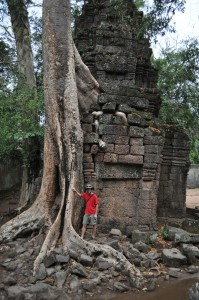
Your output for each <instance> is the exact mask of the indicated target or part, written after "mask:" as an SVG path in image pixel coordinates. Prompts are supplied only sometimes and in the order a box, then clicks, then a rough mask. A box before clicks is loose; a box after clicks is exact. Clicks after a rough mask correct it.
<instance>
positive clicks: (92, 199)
mask: <svg viewBox="0 0 199 300" xmlns="http://www.w3.org/2000/svg"><path fill="white" fill-rule="evenodd" d="M81 197H82V198H83V199H84V200H85V201H86V208H85V214H87V215H94V214H95V213H96V205H97V204H99V201H98V197H97V195H96V194H94V193H93V194H88V193H87V192H85V193H83V194H81Z"/></svg>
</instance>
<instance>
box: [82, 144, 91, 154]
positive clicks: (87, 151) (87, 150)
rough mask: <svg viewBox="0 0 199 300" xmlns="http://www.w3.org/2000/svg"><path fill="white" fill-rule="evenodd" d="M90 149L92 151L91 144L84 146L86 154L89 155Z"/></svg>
mask: <svg viewBox="0 0 199 300" xmlns="http://www.w3.org/2000/svg"><path fill="white" fill-rule="evenodd" d="M90 149H91V146H90V145H89V144H84V145H83V150H84V153H89V152H90Z"/></svg>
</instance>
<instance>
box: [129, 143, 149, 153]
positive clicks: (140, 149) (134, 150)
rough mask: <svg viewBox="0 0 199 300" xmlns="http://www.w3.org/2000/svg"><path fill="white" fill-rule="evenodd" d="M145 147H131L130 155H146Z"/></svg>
mask: <svg viewBox="0 0 199 300" xmlns="http://www.w3.org/2000/svg"><path fill="white" fill-rule="evenodd" d="M144 151H145V147H144V146H136V145H134V146H131V148H130V154H132V155H144Z"/></svg>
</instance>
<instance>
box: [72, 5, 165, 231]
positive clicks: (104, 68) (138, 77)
mask: <svg viewBox="0 0 199 300" xmlns="http://www.w3.org/2000/svg"><path fill="white" fill-rule="evenodd" d="M121 3H122V2H121V1H118V0H112V1H111V0H95V1H93V0H89V1H85V4H84V6H83V9H82V15H81V16H80V17H78V18H77V20H76V25H75V44H76V46H77V49H78V50H79V52H80V54H81V56H82V59H83V61H84V63H85V64H86V65H87V66H88V67H89V69H90V70H91V72H92V74H93V75H94V77H95V78H96V79H97V80H98V82H99V84H100V86H101V88H102V90H103V93H102V94H101V95H100V96H99V99H98V103H97V104H96V105H94V106H93V107H91V109H90V111H89V112H88V113H84V114H83V115H82V129H83V131H84V166H83V168H84V180H85V182H93V183H94V185H95V187H96V191H97V194H98V195H99V199H100V213H99V226H100V229H101V230H103V231H107V230H109V229H110V228H111V227H117V228H120V229H121V230H122V231H123V232H125V233H128V232H131V231H132V230H133V229H140V230H149V229H154V228H155V227H156V221H157V207H158V204H157V201H158V195H159V185H160V170H161V163H162V158H163V156H164V154H163V150H164V142H165V137H164V136H165V131H164V130H162V129H160V128H158V127H157V126H156V125H154V124H155V122H154V120H156V119H157V117H158V112H159V108H160V105H161V101H160V96H159V94H158V90H157V78H158V74H157V71H156V70H155V69H154V68H153V67H152V65H151V63H150V58H151V54H152V50H151V48H150V45H149V41H148V40H147V39H145V38H144V36H143V35H142V34H138V31H139V20H140V19H141V18H142V13H140V12H138V10H137V9H136V7H135V6H134V5H133V4H132V1H130V0H129V1H125V4H121ZM118 5H122V7H118ZM160 206H161V205H160Z"/></svg>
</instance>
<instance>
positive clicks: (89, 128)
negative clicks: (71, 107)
mask: <svg viewBox="0 0 199 300" xmlns="http://www.w3.org/2000/svg"><path fill="white" fill-rule="evenodd" d="M92 129H93V125H92V124H84V123H83V124H82V130H83V131H86V132H88V133H90V132H92Z"/></svg>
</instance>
